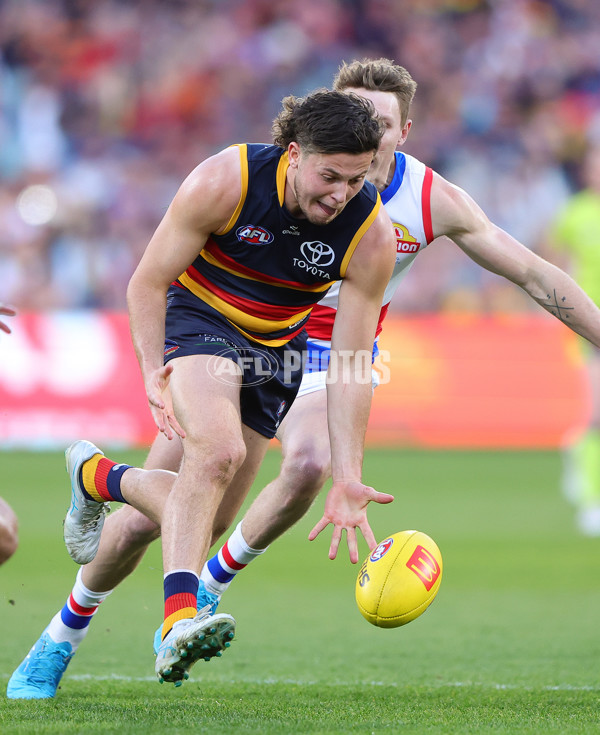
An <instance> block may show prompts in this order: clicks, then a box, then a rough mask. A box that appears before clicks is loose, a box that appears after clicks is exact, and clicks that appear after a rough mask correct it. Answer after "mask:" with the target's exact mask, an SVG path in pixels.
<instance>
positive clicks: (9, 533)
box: [0, 498, 19, 564]
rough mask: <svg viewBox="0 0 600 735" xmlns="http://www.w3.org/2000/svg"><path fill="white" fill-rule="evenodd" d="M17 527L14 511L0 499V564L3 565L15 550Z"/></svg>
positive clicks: (17, 538)
mask: <svg viewBox="0 0 600 735" xmlns="http://www.w3.org/2000/svg"><path fill="white" fill-rule="evenodd" d="M18 525H19V524H18V521H17V516H16V514H15V512H14V510H13V509H12V508H11V507H10V505H9V504H8V503H7V502H6V501H5V500H4V499H3V498H0V564H4V562H5V561H7V559H10V557H11V556H12V555H13V554H14V553H15V551H16V550H17V546H18V545H19V536H18Z"/></svg>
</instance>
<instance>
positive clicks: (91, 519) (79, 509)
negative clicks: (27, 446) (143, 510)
mask: <svg viewBox="0 0 600 735" xmlns="http://www.w3.org/2000/svg"><path fill="white" fill-rule="evenodd" d="M95 454H102V455H104V452H101V451H100V450H99V449H98V447H96V446H94V445H93V444H92V443H91V442H88V441H85V440H84V439H81V440H79V441H76V442H74V443H73V444H71V446H70V447H69V448H68V449H67V451H66V452H65V458H66V460H67V472H68V473H69V477H70V478H71V506H70V507H69V510H68V511H67V515H66V518H65V521H64V526H63V535H64V539H65V544H66V547H67V551H68V552H69V556H70V557H71V559H73V561H76V562H77V563H78V564H88V563H89V562H91V561H92V559H93V558H94V557H95V556H96V553H97V551H98V546H99V544H100V534H101V533H102V526H103V525H104V518H105V516H106V514H107V513H108V511H109V509H110V506H109V504H108V503H98V502H96V501H95V500H90V499H89V498H86V497H85V496H84V494H83V490H82V487H81V484H80V475H81V472H80V470H81V466H82V465H83V463H84V462H86V461H87V460H88V459H91V458H92V457H93V456H94V455H95Z"/></svg>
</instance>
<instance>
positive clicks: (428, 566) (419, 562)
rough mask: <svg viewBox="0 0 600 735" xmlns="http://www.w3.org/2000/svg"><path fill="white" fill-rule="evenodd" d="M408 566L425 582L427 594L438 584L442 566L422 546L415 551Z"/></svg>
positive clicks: (407, 563)
mask: <svg viewBox="0 0 600 735" xmlns="http://www.w3.org/2000/svg"><path fill="white" fill-rule="evenodd" d="M406 566H407V567H408V568H409V569H410V570H411V572H414V573H415V574H416V575H417V577H418V578H419V579H420V580H421V582H423V584H424V585H425V589H426V590H427V592H429V590H430V589H431V588H432V587H433V585H434V584H435V583H436V582H437V579H438V577H439V576H440V572H441V569H440V565H439V564H438V563H437V561H436V559H435V557H434V556H433V554H431V552H429V551H427V549H426V548H425V547H424V546H421V545H420V544H419V545H418V546H417V547H416V549H415V550H414V551H413V553H412V556H411V557H410V559H409V560H408V561H407V562H406Z"/></svg>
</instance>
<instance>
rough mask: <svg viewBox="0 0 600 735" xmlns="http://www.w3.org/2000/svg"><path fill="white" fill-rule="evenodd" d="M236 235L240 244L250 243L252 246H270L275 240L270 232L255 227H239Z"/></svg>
mask: <svg viewBox="0 0 600 735" xmlns="http://www.w3.org/2000/svg"><path fill="white" fill-rule="evenodd" d="M235 234H236V237H237V239H238V240H239V241H240V242H249V243H250V244H251V245H268V244H269V243H270V242H273V239H274V238H273V235H272V234H271V233H270V232H269V230H265V229H264V227H255V226H254V225H244V226H243V227H238V229H237V230H236V233H235Z"/></svg>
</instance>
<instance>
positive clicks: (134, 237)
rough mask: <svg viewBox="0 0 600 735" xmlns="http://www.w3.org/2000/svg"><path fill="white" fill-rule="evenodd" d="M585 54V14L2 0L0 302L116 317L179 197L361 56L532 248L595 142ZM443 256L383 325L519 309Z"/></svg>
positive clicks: (194, 1) (550, 3) (425, 263)
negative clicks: (399, 89) (198, 167)
mask: <svg viewBox="0 0 600 735" xmlns="http://www.w3.org/2000/svg"><path fill="white" fill-rule="evenodd" d="M598 48H600V4H599V3H598V2H597V0H577V2H572V1H569V0H488V1H487V2H486V1H484V0H423V2H421V3H419V4H418V8H416V7H415V3H413V2H410V1H409V0H303V2H302V3H297V2H294V1H293V0H168V1H167V0H137V1H134V0H96V1H94V0H1V1H0V140H1V141H2V145H0V216H1V217H2V222H3V228H2V232H1V233H0V283H1V284H2V291H1V294H0V296H1V297H2V298H3V299H5V300H8V301H11V302H13V303H15V304H16V305H17V306H18V307H20V308H27V309H51V308H79V307H102V308H115V309H123V308H125V284H126V283H127V281H128V279H129V276H130V274H131V272H132V269H133V267H134V264H135V263H136V262H137V261H138V259H139V256H140V254H141V252H142V250H143V249H144V248H145V246H146V243H147V242H148V240H149V238H150V236H151V234H152V232H153V230H154V228H155V227H156V225H157V224H158V222H159V220H160V218H161V216H162V214H163V212H164V211H165V209H166V207H167V205H168V203H169V201H170V199H171V198H172V196H173V195H174V193H175V188H176V186H177V182H179V181H181V180H182V179H183V178H185V176H186V174H187V173H188V172H189V170H191V168H193V166H194V165H195V164H196V162H199V161H200V160H202V159H203V158H205V157H206V156H208V155H210V154H211V153H213V152H214V151H216V150H218V149H220V148H222V147H223V146H224V145H227V144H229V143H232V142H238V141H247V140H265V141H269V140H270V123H271V120H272V118H273V117H274V116H275V114H276V113H277V111H278V109H279V103H280V100H281V98H282V97H283V96H284V95H286V94H290V93H291V94H304V93H305V92H308V91H310V90H312V89H314V88H315V87H318V86H322V85H326V84H328V83H329V81H330V79H331V78H332V76H333V73H334V71H335V70H336V69H337V67H338V65H339V63H340V61H341V60H342V59H345V60H350V59H352V58H355V57H363V56H381V55H387V56H389V57H392V58H394V59H395V60H396V61H397V62H398V63H400V64H403V65H405V66H406V67H407V68H408V69H409V70H410V72H411V74H412V75H413V76H414V78H415V79H416V80H417V82H418V83H419V89H418V91H417V96H416V99H415V103H414V105H413V119H414V122H415V125H414V128H413V132H412V133H411V141H410V150H409V152H411V153H413V154H414V155H416V156H417V157H419V158H421V159H422V160H424V161H425V162H427V163H429V164H431V165H432V166H434V167H435V168H436V169H437V170H439V171H440V173H442V174H443V175H445V176H447V177H449V178H450V179H451V180H453V181H455V182H456V183H457V184H459V185H460V186H462V187H464V188H465V189H466V190H467V191H469V192H471V193H473V195H474V196H475V197H476V199H477V201H478V202H480V203H481V205H482V206H483V208H484V209H485V210H486V212H487V213H488V214H489V216H490V218H491V219H492V220H493V221H495V222H497V223H498V224H499V225H500V226H501V227H503V228H504V229H506V230H507V231H508V232H510V233H511V234H513V235H514V236H515V237H516V238H517V239H519V240H521V241H523V242H525V243H526V244H529V245H532V246H533V245H534V244H535V243H536V242H538V241H539V240H540V237H541V234H542V232H543V230H544V228H545V226H546V224H547V221H548V219H549V218H550V217H551V215H552V213H553V212H554V211H556V210H557V208H559V207H560V206H561V205H562V204H563V203H564V202H565V201H566V199H567V197H568V196H569V194H570V192H571V190H572V188H573V186H574V181H575V178H576V177H577V175H578V171H577V161H578V160H579V157H580V154H581V150H582V148H583V146H584V145H585V141H586V140H587V139H588V138H590V137H593V136H594V135H595V136H598V137H599V138H600V66H599V65H598ZM428 250H429V249H428ZM437 250H438V251H439V252H436V254H435V256H432V255H431V254H430V253H429V254H428V252H427V251H426V252H424V253H423V255H422V258H423V260H422V261H421V262H420V263H418V264H417V265H416V266H415V269H414V271H413V273H412V274H411V278H410V279H408V282H407V283H406V285H405V288H403V289H401V291H400V293H399V294H398V296H397V298H396V303H395V304H394V306H395V307H396V308H402V309H404V310H421V311H424V310H432V309H439V308H477V309H482V310H486V311H493V310H495V309H504V308H510V309H521V308H529V306H528V305H525V301H524V300H523V301H521V300H520V299H519V297H518V295H515V292H514V289H509V288H508V287H505V286H504V285H500V284H499V282H498V281H497V280H496V279H495V278H494V276H491V275H489V274H487V273H484V272H482V270H481V269H478V268H477V267H476V266H473V265H472V264H471V262H470V261H468V259H467V258H464V257H462V254H461V253H460V252H458V251H457V249H456V248H454V249H450V248H448V249H447V251H446V249H444V247H443V243H440V247H439V248H437Z"/></svg>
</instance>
